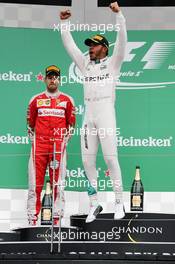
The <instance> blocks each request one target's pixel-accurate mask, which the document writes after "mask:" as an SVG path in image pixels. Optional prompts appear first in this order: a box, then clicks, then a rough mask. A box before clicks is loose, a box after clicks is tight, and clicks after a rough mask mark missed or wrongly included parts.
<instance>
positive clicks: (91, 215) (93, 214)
mask: <svg viewBox="0 0 175 264" xmlns="http://www.w3.org/2000/svg"><path fill="white" fill-rule="evenodd" d="M102 211H103V207H102V206H101V205H96V206H93V205H91V207H90V210H89V214H88V216H87V218H86V223H90V222H93V221H94V220H95V219H96V217H97V215H98V214H100V213H101V212H102Z"/></svg>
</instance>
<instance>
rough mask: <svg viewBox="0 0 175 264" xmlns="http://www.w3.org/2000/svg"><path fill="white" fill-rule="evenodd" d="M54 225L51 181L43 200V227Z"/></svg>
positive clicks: (47, 185) (48, 182) (47, 183)
mask: <svg viewBox="0 0 175 264" xmlns="http://www.w3.org/2000/svg"><path fill="white" fill-rule="evenodd" d="M51 224H52V190H51V185H50V181H47V182H46V192H45V194H44V197H43V199H42V208H41V225H51Z"/></svg>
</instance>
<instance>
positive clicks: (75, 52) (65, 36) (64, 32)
mask: <svg viewBox="0 0 175 264" xmlns="http://www.w3.org/2000/svg"><path fill="white" fill-rule="evenodd" d="M70 16H71V13H70V11H69V10H66V11H62V12H60V19H61V37H62V40H63V43H64V47H65V48H66V50H67V52H68V53H69V55H70V57H71V58H72V60H73V61H74V62H75V64H76V65H77V66H78V68H79V69H80V71H81V72H82V71H83V68H84V64H85V56H84V55H83V53H82V52H81V50H80V49H79V48H78V47H77V45H76V44H75V42H74V40H73V38H72V35H71V33H70V28H69V22H68V21H67V19H68V18H69V17H70Z"/></svg>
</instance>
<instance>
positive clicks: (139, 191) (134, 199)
mask: <svg viewBox="0 0 175 264" xmlns="http://www.w3.org/2000/svg"><path fill="white" fill-rule="evenodd" d="M143 201H144V188H143V184H142V181H141V177H140V166H136V174H135V178H134V181H133V183H132V187H131V211H143Z"/></svg>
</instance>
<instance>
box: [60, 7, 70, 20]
mask: <svg viewBox="0 0 175 264" xmlns="http://www.w3.org/2000/svg"><path fill="white" fill-rule="evenodd" d="M70 16H71V12H70V10H68V9H67V10H65V11H61V12H60V19H61V20H65V19H68V18H69V17H70Z"/></svg>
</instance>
